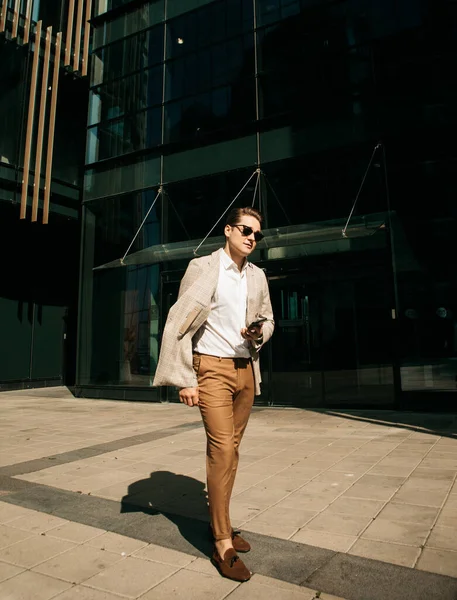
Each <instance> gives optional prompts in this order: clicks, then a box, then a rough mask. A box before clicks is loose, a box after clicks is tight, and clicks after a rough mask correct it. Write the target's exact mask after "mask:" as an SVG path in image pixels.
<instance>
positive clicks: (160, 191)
mask: <svg viewBox="0 0 457 600" xmlns="http://www.w3.org/2000/svg"><path fill="white" fill-rule="evenodd" d="M162 191H163V188H162V186H160V187H159V191H158V192H157V196H156V197H155V198H154V201H153V203H152V204H151V206H150V208H149V210H148V212H147V213H146V216H145V217H144V219H143V222H142V223H141V225H140V226H139V227H138V231H137V232H136V233H135V235H134V237H133V240H132V241H131V243H130V246H129V247H128V248H127V251H126V253H125V254H124V256H123V257H122V258H121V265H123V264H124V259H125V257H126V256H127V254H128V253H129V252H130V248H131V247H132V246H133V244H134V243H135V240H136V238H137V237H138V235H139V233H140V231H141V230H142V229H143V225H144V224H145V223H146V221H147V219H148V217H149V214H150V212H151V210H152V209H153V208H154V205H155V203H156V202H157V200H158V199H159V196H161V195H162Z"/></svg>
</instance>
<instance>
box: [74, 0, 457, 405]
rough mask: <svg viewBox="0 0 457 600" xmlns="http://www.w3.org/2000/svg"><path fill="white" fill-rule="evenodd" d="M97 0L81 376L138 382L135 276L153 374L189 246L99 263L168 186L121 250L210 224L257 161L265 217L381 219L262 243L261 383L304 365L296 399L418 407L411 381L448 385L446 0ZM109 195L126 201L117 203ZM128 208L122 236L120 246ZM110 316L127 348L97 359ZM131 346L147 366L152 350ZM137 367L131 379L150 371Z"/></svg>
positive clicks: (451, 387) (451, 79)
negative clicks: (265, 341)
mask: <svg viewBox="0 0 457 600" xmlns="http://www.w3.org/2000/svg"><path fill="white" fill-rule="evenodd" d="M98 4H99V9H98V16H97V18H96V21H95V26H96V33H95V44H94V61H93V72H92V79H91V86H92V88H91V108H90V115H89V130H88V132H89V133H88V141H87V154H86V162H87V170H86V180H85V199H86V202H85V214H86V217H85V223H84V230H85V250H84V253H85V254H84V256H85V262H84V265H85V266H84V269H85V271H84V273H85V275H84V279H83V281H84V286H85V290H86V293H85V294H84V302H83V303H82V313H81V318H82V321H81V322H82V323H84V334H83V335H82V338H81V339H83V342H82V344H81V348H80V362H81V365H82V366H81V370H80V382H81V383H82V384H89V383H90V384H97V383H100V384H103V383H109V384H110V385H125V383H126V382H127V379H126V373H125V364H124V363H125V361H126V360H127V358H126V357H127V356H128V352H127V350H126V348H127V346H126V343H127V342H126V335H128V334H127V333H126V325H125V323H126V322H127V320H128V317H127V315H130V314H131V313H132V308H131V307H132V302H133V301H131V300H126V299H125V298H126V294H127V293H128V292H130V291H132V290H133V291H134V295H135V298H137V299H136V300H135V301H134V306H135V309H134V311H133V312H135V313H138V314H140V313H142V314H143V316H144V315H146V312H147V311H149V310H150V307H151V306H152V298H154V301H153V302H154V306H155V308H154V311H153V312H152V313H151V314H154V317H151V316H150V317H148V318H149V331H150V332H151V331H153V332H154V336H155V338H154V342H152V341H150V342H149V346H148V350H147V351H146V349H145V350H144V351H143V350H141V352H140V351H138V353H139V354H147V355H148V356H149V359H148V360H149V362H148V365H149V366H148V367H144V366H143V367H141V368H142V369H143V370H147V369H149V371H148V373H147V375H148V377H149V378H152V376H153V371H154V360H155V358H156V352H157V345H158V343H159V342H160V327H161V326H162V325H163V322H164V319H165V317H166V313H167V310H168V307H169V305H170V303H171V302H172V301H173V298H174V297H175V296H176V293H177V282H178V281H179V278H180V276H181V275H182V272H183V269H184V268H185V265H186V261H184V262H183V263H173V262H170V261H165V262H164V263H163V264H161V265H158V266H151V265H142V266H138V267H129V269H127V268H125V269H113V270H111V271H110V272H109V271H108V269H107V270H102V271H92V268H93V267H96V266H98V265H100V264H105V263H106V262H109V261H111V260H115V259H118V258H120V257H121V256H123V254H124V252H125V250H126V249H127V247H128V246H129V243H130V241H131V239H132V238H133V235H134V234H135V231H136V230H137V228H138V227H139V226H140V225H141V220H142V218H143V216H144V215H145V214H146V211H147V210H148V207H149V206H150V203H151V202H152V200H153V199H154V197H155V194H156V193H157V191H158V190H159V188H160V186H163V190H164V194H163V195H162V196H161V197H160V201H159V203H158V204H157V206H156V207H155V208H154V210H153V212H152V213H151V216H150V219H156V221H155V222H156V225H155V226H154V227H156V229H155V230H154V231H155V233H154V236H155V237H154V236H153V235H152V234H151V233H148V232H149V231H150V228H151V227H152V221H151V222H149V221H148V224H147V225H146V227H145V230H144V232H143V233H144V235H145V237H142V235H140V236H139V237H138V238H137V240H136V242H135V245H134V246H133V247H132V249H131V250H130V252H135V251H136V250H141V249H143V248H146V247H148V246H149V245H151V244H154V243H173V242H180V241H185V240H188V239H195V240H198V239H201V238H203V237H204V236H205V235H206V234H207V233H208V231H209V230H210V228H211V226H212V225H213V224H214V223H215V221H216V220H217V219H218V218H219V217H220V215H221V213H222V212H223V210H224V208H225V207H226V206H227V205H228V203H229V202H230V201H231V200H232V199H233V198H234V197H235V195H236V194H237V193H238V191H239V190H240V189H241V188H242V186H243V185H244V184H245V182H246V181H247V180H248V178H249V177H250V176H251V175H252V174H253V173H254V171H255V169H256V168H257V167H260V168H261V169H262V177H261V179H260V183H259V186H258V187H256V185H255V182H256V178H255V177H254V178H253V179H252V180H251V181H250V183H249V185H248V186H247V187H246V188H245V190H244V192H243V194H241V196H240V197H239V198H238V200H237V202H238V204H237V205H238V206H241V205H246V204H251V203H252V201H253V199H254V193H255V194H256V196H255V200H254V201H255V202H257V203H258V202H259V201H260V203H261V208H262V210H263V211H264V213H265V217H266V227H268V228H275V227H282V226H287V225H298V224H305V223H319V224H320V225H319V227H320V229H321V230H322V231H326V230H327V229H328V227H329V226H330V225H329V222H330V221H331V222H332V223H333V224H335V223H337V224H338V226H341V228H342V227H343V226H344V224H345V222H346V219H347V217H348V216H349V214H350V211H351V209H352V207H353V204H354V201H355V200H356V198H357V204H356V207H355V212H354V217H360V216H365V217H366V219H367V220H370V219H372V218H374V217H373V215H379V214H382V215H384V227H383V228H382V229H380V230H379V231H378V232H377V233H376V235H373V236H372V237H371V238H366V239H363V240H351V241H349V242H348V240H344V239H341V238H340V239H338V240H333V241H329V240H328V239H327V240H326V241H320V242H316V243H313V244H311V243H308V244H305V245H304V247H303V248H302V250H300V251H299V250H297V251H292V250H290V249H282V250H281V249H275V250H274V251H268V252H263V253H260V254H259V256H257V257H256V260H257V261H259V262H260V263H261V264H262V265H263V266H264V267H265V268H266V269H267V273H268V274H269V275H270V278H271V280H270V284H271V290H272V297H273V298H274V304H275V311H276V312H277V321H278V328H277V331H276V334H275V338H274V339H273V341H272V343H271V344H270V349H269V350H267V349H266V350H265V358H264V361H263V365H264V372H265V377H264V379H265V383H266V385H265V388H264V389H265V393H264V397H265V398H267V400H269V401H274V402H281V403H287V402H289V400H287V399H286V398H284V394H281V389H284V386H289V388H290V387H291V384H294V385H295V384H296V386H298V387H296V389H299V390H300V392H299V393H298V396H297V398H298V400H297V399H293V400H290V403H298V404H300V403H302V404H303V403H305V404H306V403H315V404H320V405H323V404H332V405H338V403H340V404H342V403H345V404H347V405H350V404H351V403H352V404H353V405H358V404H363V403H364V402H365V403H368V404H370V403H371V404H372V403H376V404H378V405H379V404H383V403H384V404H385V405H392V404H394V401H397V405H398V402H399V401H400V400H401V401H402V402H404V403H406V404H404V405H405V406H408V407H409V406H413V405H414V402H415V401H416V400H415V398H417V396H415V397H414V398H413V397H412V396H409V393H410V392H421V393H422V392H426V391H427V390H432V391H439V390H447V391H455V390H456V384H455V377H456V373H457V371H456V369H455V364H456V360H457V341H456V340H457V335H456V334H455V333H454V332H455V325H454V322H455V319H454V314H455V310H456V307H455V303H456V279H455V273H454V271H453V268H452V260H451V259H450V257H452V256H453V255H454V254H455V251H456V249H457V248H456V240H457V235H456V234H457V227H456V225H457V221H456V218H457V214H456V212H455V208H454V205H455V203H454V202H453V198H454V197H455V191H456V190H455V183H454V178H453V175H452V173H453V169H454V166H455V159H456V154H455V149H454V147H453V142H452V140H453V138H454V133H455V129H456V120H455V117H454V111H453V110H452V108H453V105H454V101H455V98H456V91H457V86H456V83H457V80H456V73H457V70H456V68H455V67H456V62H457V61H456V59H457V46H456V35H455V31H456V30H457V29H456V21H457V13H456V9H455V5H454V4H452V3H446V2H438V3H437V2H431V1H427V0H410V1H409V2H405V3H402V4H401V6H400V5H399V4H398V3H396V2H393V1H390V0H389V1H388V2H384V1H383V2H381V1H380V0H379V1H377V2H371V3H369V5H368V4H367V3H366V2H362V1H361V0H347V1H337V2H334V1H332V2H330V1H329V2H325V1H317V0H316V1H312V0H255V1H254V0H217V1H212V2H209V1H206V0H192V1H189V0H186V2H182V1H181V0H165V1H164V0H162V1H159V2H152V3H147V4H144V5H142V6H139V7H138V6H137V4H135V3H134V4H132V5H130V6H129V3H126V2H118V3H114V2H112V3H110V2H108V1H106V2H101V1H100V2H99V3H98ZM379 142H381V145H380V146H379V147H378V148H377V150H375V147H376V145H377V144H378V143H379ZM370 159H371V162H370ZM368 165H369V166H368ZM362 181H363V185H362V186H361V183H362ZM146 190H149V191H146ZM146 195H147V196H146ZM140 197H141V198H142V200H141V201H140V200H139V198H140ZM114 206H117V207H119V206H122V210H121V212H122V215H123V216H122V218H121V217H120V216H113V217H112V220H111V221H109V220H108V215H110V214H113V215H114V213H113V210H114V209H113V207H114ZM139 207H140V208H139ZM117 210H120V209H117ZM119 214H120V213H119ZM153 215H155V217H154V216H153ZM121 223H123V224H124V225H123V231H124V232H125V237H124V238H122V244H118V245H117V246H116V243H117V242H116V241H115V240H119V239H121V238H120V237H119V235H120V233H119V232H120V229H119V228H120V227H121ZM103 228H104V231H105V233H104V234H103V235H104V236H105V237H103V235H102V234H101V231H102V229H103ZM148 228H149V229H148ZM220 232H221V230H220V229H219V230H217V231H215V232H214V233H213V235H215V234H216V233H217V234H220ZM152 238H154V239H155V240H156V241H155V242H152V241H151V240H152ZM102 240H104V242H103V243H102ZM99 245H101V246H103V247H104V248H105V250H106V252H105V250H102V249H97V248H98V246H99ZM108 250H109V251H108ZM300 252H301V254H300ZM298 255H300V256H298ZM140 272H144V273H145V274H144V275H141V276H140V275H139V273H140ZM145 289H147V290H148V293H147V294H146V292H145ZM107 294H110V298H111V302H112V303H113V304H114V306H113V307H111V308H110V310H112V313H110V315H108V314H105V315H104V317H106V319H107V321H106V323H105V325H103V319H101V318H95V317H94V315H95V312H94V311H96V310H98V309H96V307H98V306H101V305H103V303H106V302H107V300H106V298H107V296H106V295H107ZM148 294H149V295H148ZM140 296H141V297H142V298H145V297H146V296H147V299H146V300H144V299H143V300H141V302H140V301H139V300H138V298H139V297H140ZM89 315H90V318H89ZM135 318H136V317H135ZM141 318H143V317H141ZM152 319H153V320H154V323H153V320H152ZM95 321H97V324H95ZM140 321H141V319H140V317H138V318H137V320H136V321H135V325H134V329H136V331H137V333H136V334H135V335H136V338H135V339H136V341H135V344H136V347H137V348H138V347H139V342H138V340H139V339H140V334H139V330H140V326H139V323H140ZM89 323H93V324H92V325H89ZM100 327H101V328H102V329H100ZM103 328H104V329H103ZM127 329H128V328H127ZM144 329H145V330H146V329H147V326H146V325H144ZM104 331H106V335H107V336H108V335H109V336H114V337H115V343H114V342H113V343H111V342H110V344H105V345H109V346H110V348H111V350H110V352H111V351H112V352H114V354H115V355H116V356H115V357H114V356H110V357H108V358H106V363H107V365H105V366H104V367H103V368H102V367H98V366H97V364H96V360H95V359H90V360H86V359H85V358H84V355H87V354H88V353H92V355H93V356H95V355H98V354H100V350H98V349H99V348H100V349H101V348H103V347H105V346H104V342H103V335H105V334H104V333H103V332H104ZM108 331H109V334H108ZM143 337H144V336H143ZM109 339H110V340H111V338H109ZM150 339H152V338H150ZM95 348H97V351H96V352H95V350H94V349H95ZM113 348H114V350H113ZM142 348H143V346H142ZM144 348H146V346H144ZM292 348H295V350H294V351H293V352H292V350H291V349H292ZM129 356H130V355H129ZM128 360H129V362H130V373H131V374H136V373H138V374H139V372H140V370H141V369H140V367H139V366H138V365H139V363H140V362H141V361H139V359H136V358H135V359H133V358H132V359H128ZM121 364H124V367H122V368H124V370H122V368H121V367H120V366H119V365H121ZM142 364H144V361H143V363H142ZM281 365H282V366H281ZM127 371H128V369H127ZM100 372H103V373H105V374H104V375H100ZM108 374H109V375H108ZM146 379H147V378H143V379H141V378H137V379H136V380H135V381H136V383H137V384H138V386H140V387H141V386H146V385H149V384H150V379H149V383H148V382H147V381H146ZM130 381H133V380H130ZM130 385H133V384H132V383H130ZM293 387H294V386H292V388H293ZM394 392H395V393H394ZM408 403H409V404H408Z"/></svg>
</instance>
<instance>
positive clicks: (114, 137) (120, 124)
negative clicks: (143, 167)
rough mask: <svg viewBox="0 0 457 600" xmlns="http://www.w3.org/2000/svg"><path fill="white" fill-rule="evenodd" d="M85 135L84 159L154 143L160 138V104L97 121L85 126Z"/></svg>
mask: <svg viewBox="0 0 457 600" xmlns="http://www.w3.org/2000/svg"><path fill="white" fill-rule="evenodd" d="M94 138H95V139H96V142H95V141H94ZM89 139H90V142H89V145H88V156H87V161H88V162H89V161H90V162H91V163H92V162H96V161H99V160H105V159H108V158H113V157H116V156H120V155H123V154H128V153H129V152H137V151H138V150H145V149H146V148H153V147H154V146H158V145H159V144H160V143H161V141H162V108H161V107H159V108H152V109H148V110H145V111H140V112H137V113H135V114H133V115H126V116H124V117H122V118H120V119H116V120H114V121H108V122H105V123H100V124H99V125H96V126H95V127H92V128H90V129H89Z"/></svg>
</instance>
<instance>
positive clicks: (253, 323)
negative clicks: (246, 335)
mask: <svg viewBox="0 0 457 600" xmlns="http://www.w3.org/2000/svg"><path fill="white" fill-rule="evenodd" d="M265 321H268V319H267V318H266V317H262V318H261V319H257V320H256V321H252V323H251V324H250V325H249V327H248V329H254V327H259V326H260V325H262V323H264V322H265Z"/></svg>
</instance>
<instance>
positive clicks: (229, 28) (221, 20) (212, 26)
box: [167, 0, 254, 58]
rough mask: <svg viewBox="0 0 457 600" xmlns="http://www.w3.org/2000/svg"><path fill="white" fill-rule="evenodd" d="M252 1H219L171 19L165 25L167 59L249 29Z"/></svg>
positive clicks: (251, 24)
mask: <svg viewBox="0 0 457 600" xmlns="http://www.w3.org/2000/svg"><path fill="white" fill-rule="evenodd" d="M253 25H254V17H253V8H252V0H222V1H220V2H214V3H212V4H210V5H209V6H205V7H203V8H201V9H200V10H196V11H193V12H190V13H186V14H183V15H182V16H180V17H178V18H176V19H172V20H171V21H169V23H168V27H167V31H168V34H167V58H179V57H180V56H183V55H184V54H189V53H191V52H195V51H196V50H198V49H199V48H205V47H207V46H208V45H211V44H216V43H220V42H222V41H224V40H226V39H229V38H231V37H233V36H236V35H239V34H241V33H244V32H247V31H250V30H252V28H253Z"/></svg>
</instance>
